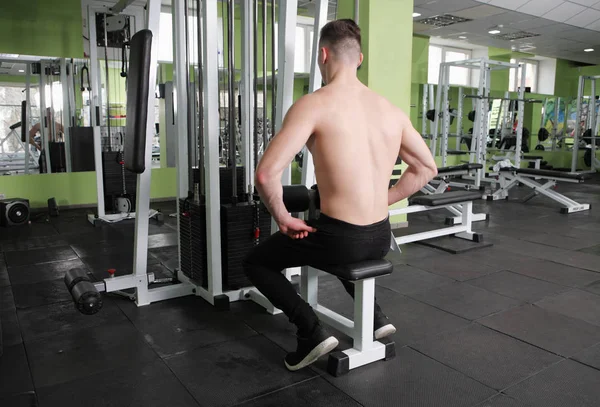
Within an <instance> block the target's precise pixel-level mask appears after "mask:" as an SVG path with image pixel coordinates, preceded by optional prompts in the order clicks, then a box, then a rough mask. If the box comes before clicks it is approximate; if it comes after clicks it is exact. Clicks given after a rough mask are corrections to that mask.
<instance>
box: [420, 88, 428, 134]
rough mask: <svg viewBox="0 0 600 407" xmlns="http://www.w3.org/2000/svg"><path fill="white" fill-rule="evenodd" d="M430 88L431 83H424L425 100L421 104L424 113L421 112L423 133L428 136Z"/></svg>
mask: <svg viewBox="0 0 600 407" xmlns="http://www.w3.org/2000/svg"><path fill="white" fill-rule="evenodd" d="M428 89H429V85H427V84H425V85H423V102H422V104H421V109H422V114H421V135H422V136H423V137H425V136H427V106H428V105H427V97H428V95H427V90H428Z"/></svg>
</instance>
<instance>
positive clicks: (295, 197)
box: [283, 185, 310, 212]
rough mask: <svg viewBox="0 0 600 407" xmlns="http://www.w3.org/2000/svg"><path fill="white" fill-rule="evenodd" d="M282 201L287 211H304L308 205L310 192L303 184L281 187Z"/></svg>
mask: <svg viewBox="0 0 600 407" xmlns="http://www.w3.org/2000/svg"><path fill="white" fill-rule="evenodd" d="M283 203H284V205H285V207H286V209H287V210H288V211H289V212H304V211H306V210H308V208H309V206H310V193H309V190H308V188H306V187H305V186H304V185H286V186H284V187H283Z"/></svg>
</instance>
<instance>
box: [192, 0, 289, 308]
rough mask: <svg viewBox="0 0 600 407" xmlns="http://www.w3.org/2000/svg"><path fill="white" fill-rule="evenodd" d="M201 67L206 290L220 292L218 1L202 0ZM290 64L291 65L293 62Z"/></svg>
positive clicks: (213, 293)
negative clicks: (202, 64) (204, 176)
mask: <svg viewBox="0 0 600 407" xmlns="http://www.w3.org/2000/svg"><path fill="white" fill-rule="evenodd" d="M202 11H203V12H202V15H203V16H204V21H203V22H202V28H203V36H204V40H205V44H204V48H203V54H204V70H203V73H202V74H203V76H202V78H203V79H202V81H203V84H204V96H205V98H204V101H205V103H204V146H205V154H204V156H205V159H206V160H205V166H206V172H205V174H206V180H207V182H206V242H207V267H208V271H209V272H208V278H207V280H208V281H207V283H208V285H207V290H208V293H209V296H210V297H211V298H214V297H215V296H217V295H221V294H223V279H222V274H221V273H222V271H221V270H222V268H221V203H220V199H219V198H220V197H219V189H220V187H219V139H218V137H219V112H218V104H217V102H218V100H219V88H218V86H219V71H218V70H219V67H218V55H217V49H218V46H217V44H218V43H217V34H218V29H217V0H203V1H202ZM292 67H293V65H292Z"/></svg>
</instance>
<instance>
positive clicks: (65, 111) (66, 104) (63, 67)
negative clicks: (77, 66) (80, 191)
mask: <svg viewBox="0 0 600 407" xmlns="http://www.w3.org/2000/svg"><path fill="white" fill-rule="evenodd" d="M72 73H73V72H72V71H71V74H72ZM60 83H61V85H62V100H63V108H62V120H61V121H62V125H63V135H64V142H65V157H66V160H65V161H66V163H65V164H66V167H67V168H66V170H67V172H71V124H70V122H71V120H70V117H71V110H72V109H73V106H72V105H71V97H70V95H71V90H70V88H71V87H70V85H69V84H70V81H69V79H68V76H67V60H66V59H65V58H61V60H60Z"/></svg>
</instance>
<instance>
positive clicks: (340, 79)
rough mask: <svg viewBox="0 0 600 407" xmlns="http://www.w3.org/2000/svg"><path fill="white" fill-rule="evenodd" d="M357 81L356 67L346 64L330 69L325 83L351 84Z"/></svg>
mask: <svg viewBox="0 0 600 407" xmlns="http://www.w3.org/2000/svg"><path fill="white" fill-rule="evenodd" d="M357 82H359V80H358V78H357V77H356V68H351V67H348V66H343V65H341V66H337V67H334V68H332V69H331V71H330V72H329V75H328V81H327V84H328V85H329V84H334V83H335V84H338V85H351V84H356V83H357Z"/></svg>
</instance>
